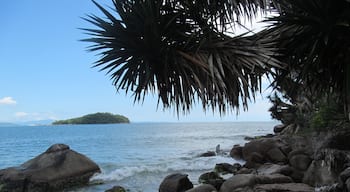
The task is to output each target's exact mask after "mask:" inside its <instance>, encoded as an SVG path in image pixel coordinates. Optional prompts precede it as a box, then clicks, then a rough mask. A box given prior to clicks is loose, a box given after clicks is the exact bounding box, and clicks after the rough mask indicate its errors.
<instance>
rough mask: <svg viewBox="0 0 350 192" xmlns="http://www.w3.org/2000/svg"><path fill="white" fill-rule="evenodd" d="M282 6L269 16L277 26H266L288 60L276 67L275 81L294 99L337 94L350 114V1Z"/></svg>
mask: <svg viewBox="0 0 350 192" xmlns="http://www.w3.org/2000/svg"><path fill="white" fill-rule="evenodd" d="M279 8H280V14H279V15H278V16H276V17H273V18H270V19H269V20H268V21H269V22H273V23H272V26H271V28H270V29H268V30H266V31H264V32H262V33H264V34H265V36H266V38H272V39H275V42H276V43H277V45H278V48H279V50H280V51H279V52H280V55H281V56H282V57H280V60H282V61H283V62H284V63H287V64H288V67H286V68H284V69H276V70H277V71H276V73H275V76H274V80H275V82H274V84H273V86H274V87H275V88H278V89H280V90H282V91H284V92H285V93H286V95H288V96H289V98H290V100H291V101H292V103H295V102H296V100H297V99H298V97H299V98H300V96H304V97H307V98H310V99H311V100H312V102H313V103H317V101H318V100H323V99H324V97H333V99H335V100H337V102H338V103H339V104H340V105H344V106H345V107H346V108H345V111H347V112H348V114H349V111H350V35H349V34H350V2H349V1H346V0H337V1H334V0H307V1H306V0H293V1H280V2H279ZM314 110H315V109H314ZM316 110H317V109H316ZM348 118H349V119H350V114H349V117H348Z"/></svg>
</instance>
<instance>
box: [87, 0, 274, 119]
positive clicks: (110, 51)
mask: <svg viewBox="0 0 350 192" xmlns="http://www.w3.org/2000/svg"><path fill="white" fill-rule="evenodd" d="M201 2H202V1H201ZM205 2H206V3H205ZM243 2H245V3H246V5H247V7H246V8H243ZM261 2H262V1H261ZM228 3H231V4H230V7H233V6H238V7H236V8H235V9H234V10H235V11H236V12H237V13H233V12H232V13H227V14H236V15H240V14H248V16H247V17H250V16H251V15H249V14H252V13H254V12H255V11H256V8H257V6H258V5H260V4H256V2H255V1H254V2H253V1H252V2H250V1H229V2H228ZM254 3H255V4H254ZM96 4H97V3H96ZM198 4H200V3H199V2H198ZM235 4H237V5H235ZM261 4H262V3H261ZM200 5H201V6H199V7H201V9H202V11H200V12H197V13H205V14H208V15H212V16H213V17H210V18H209V20H208V21H207V22H206V23H204V22H203V19H199V18H198V17H199V15H198V14H194V13H193V11H189V9H192V8H193V7H192V6H193V2H192V1H183V2H182V4H180V3H179V2H178V1H171V0H164V1H153V0H145V1H114V6H115V10H116V11H117V14H118V15H119V16H120V18H121V19H116V18H117V17H116V16H113V15H112V14H111V13H110V12H108V11H106V10H105V9H104V8H103V7H101V6H99V5H98V4H97V6H98V7H99V8H100V9H101V11H102V12H103V13H104V14H105V16H106V19H105V20H103V19H101V18H99V17H96V16H93V15H90V16H88V17H87V18H86V20H87V21H88V22H90V23H92V24H94V25H95V26H96V27H97V28H98V29H84V30H85V31H87V32H88V34H89V35H90V36H91V37H90V38H87V39H85V40H84V41H88V42H92V43H93V45H92V46H91V47H90V48H89V50H91V51H99V52H100V54H101V58H100V59H99V60H98V61H97V62H96V64H95V67H100V69H101V70H107V73H108V74H110V75H111V79H112V80H113V84H114V85H115V86H116V88H117V89H118V90H120V89H123V90H125V91H126V92H128V91H132V92H133V93H134V99H135V101H143V100H144V96H145V95H146V94H147V93H149V92H153V93H157V95H158V97H159V101H160V102H161V103H162V104H163V107H164V108H168V107H174V108H175V109H176V111H177V113H178V114H179V113H180V112H183V113H187V112H189V111H190V110H191V108H192V105H193V104H194V103H195V102H196V100H197V99H199V100H200V101H201V103H202V106H203V108H204V109H205V110H206V109H209V108H211V109H212V110H218V111H219V112H220V114H224V113H225V112H226V111H227V110H232V109H238V108H239V107H240V106H241V105H242V106H243V109H247V104H248V101H249V100H253V99H254V96H255V94H256V93H258V92H259V91H260V89H261V86H260V85H261V76H262V75H263V74H264V73H266V72H268V71H269V70H270V68H271V67H280V63H279V62H278V61H277V60H276V59H273V56H274V55H275V54H276V50H275V48H274V47H275V46H271V41H270V40H264V39H261V38H260V36H254V37H243V36H238V37H234V38H232V37H229V36H227V35H224V34H223V33H222V32H220V30H219V29H218V28H217V26H216V25H214V24H213V23H211V22H213V20H214V17H217V16H219V17H220V15H221V14H222V15H225V14H223V12H222V11H220V10H221V8H222V7H221V8H220V6H223V5H221V4H217V3H214V1H208V2H207V1H203V4H200ZM203 11H204V12H203ZM205 11H207V12H205ZM213 12H218V13H215V14H214V13H213ZM245 12H250V13H245ZM200 16H201V17H202V16H203V15H200ZM225 17H227V18H225ZM229 18H230V17H228V16H227V15H226V16H223V18H222V19H223V20H222V21H219V22H227V21H226V19H229Z"/></svg>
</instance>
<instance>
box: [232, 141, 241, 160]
mask: <svg viewBox="0 0 350 192" xmlns="http://www.w3.org/2000/svg"><path fill="white" fill-rule="evenodd" d="M242 149H243V147H242V146H240V145H234V146H233V148H232V149H231V151H230V156H231V157H232V158H234V159H237V160H241V159H243V153H242Z"/></svg>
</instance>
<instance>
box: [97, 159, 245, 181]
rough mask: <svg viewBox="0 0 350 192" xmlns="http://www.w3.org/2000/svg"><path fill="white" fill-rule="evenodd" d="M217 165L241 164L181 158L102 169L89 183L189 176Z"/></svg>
mask: <svg viewBox="0 0 350 192" xmlns="http://www.w3.org/2000/svg"><path fill="white" fill-rule="evenodd" d="M217 163H230V164H233V163H243V162H242V161H236V160H234V159H232V158H231V157H226V156H214V157H193V158H188V157H182V158H178V159H173V160H168V161H162V162H159V163H156V164H143V165H130V166H123V167H117V168H114V169H112V170H111V169H108V168H107V169H106V168H105V169H103V170H102V173H100V174H97V175H95V176H93V177H92V178H91V181H92V182H94V181H104V182H109V181H121V180H124V179H127V178H130V177H135V176H156V175H163V174H166V173H174V172H181V173H187V174H190V173H191V172H198V171H203V173H204V172H205V171H210V170H212V169H214V167H215V164H217Z"/></svg>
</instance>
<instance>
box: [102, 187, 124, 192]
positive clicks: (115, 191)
mask: <svg viewBox="0 0 350 192" xmlns="http://www.w3.org/2000/svg"><path fill="white" fill-rule="evenodd" d="M105 192H126V190H125V189H124V188H123V187H121V186H114V187H112V188H110V189H108V190H106V191H105Z"/></svg>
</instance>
